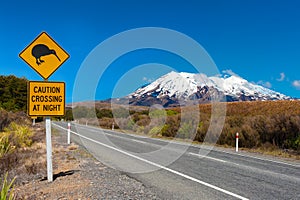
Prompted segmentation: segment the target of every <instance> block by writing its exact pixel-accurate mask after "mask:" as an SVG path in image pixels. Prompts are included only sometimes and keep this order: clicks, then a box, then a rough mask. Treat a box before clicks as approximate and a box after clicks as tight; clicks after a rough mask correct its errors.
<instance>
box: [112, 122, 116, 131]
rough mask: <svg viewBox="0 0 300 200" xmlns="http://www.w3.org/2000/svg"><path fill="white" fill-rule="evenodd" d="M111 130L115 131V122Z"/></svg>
mask: <svg viewBox="0 0 300 200" xmlns="http://www.w3.org/2000/svg"><path fill="white" fill-rule="evenodd" d="M111 130H115V122H113V123H112V126H111Z"/></svg>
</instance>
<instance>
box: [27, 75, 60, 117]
mask: <svg viewBox="0 0 300 200" xmlns="http://www.w3.org/2000/svg"><path fill="white" fill-rule="evenodd" d="M28 91H29V92H28V115H29V116H64V115H65V83H64V82H52V81H51V82H48V81H29V83H28Z"/></svg>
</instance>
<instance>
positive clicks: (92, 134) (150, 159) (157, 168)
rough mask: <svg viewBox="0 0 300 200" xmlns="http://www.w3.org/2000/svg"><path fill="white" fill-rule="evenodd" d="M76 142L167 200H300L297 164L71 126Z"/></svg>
mask: <svg viewBox="0 0 300 200" xmlns="http://www.w3.org/2000/svg"><path fill="white" fill-rule="evenodd" d="M53 128H56V129H58V130H61V131H62V133H65V134H66V133H67V132H66V128H67V124H66V123H61V122H55V123H53ZM66 135H67V134H66ZM71 141H75V142H77V143H78V144H80V145H83V146H85V147H86V148H87V149H88V150H89V151H90V152H91V153H92V154H93V155H94V157H96V158H97V159H99V160H100V161H101V162H103V163H105V164H106V165H108V166H110V167H113V168H116V169H118V170H120V171H122V172H124V173H126V174H127V175H128V176H130V177H132V178H135V179H137V180H139V181H141V182H142V183H143V184H144V185H145V186H147V187H150V188H152V189H153V190H154V191H156V192H157V194H158V196H159V197H161V198H163V199H300V162H297V161H295V162H291V161H289V162H287V161H282V160H279V159H275V158H270V157H264V156H258V155H255V156H253V154H250V153H246V152H243V153H236V152H234V151H232V150H227V149H222V148H216V147H214V148H212V147H211V146H202V145H187V144H186V143H183V142H172V141H165V140H160V139H152V138H147V137H142V136H135V135H128V134H124V133H119V132H116V131H110V130H103V129H99V128H95V127H89V126H83V125H78V124H77V125H75V124H72V131H71Z"/></svg>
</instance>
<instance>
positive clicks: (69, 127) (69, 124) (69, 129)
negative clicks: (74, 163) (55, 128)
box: [68, 122, 71, 144]
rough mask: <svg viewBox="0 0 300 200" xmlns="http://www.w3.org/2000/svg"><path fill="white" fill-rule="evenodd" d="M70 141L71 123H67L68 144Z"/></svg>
mask: <svg viewBox="0 0 300 200" xmlns="http://www.w3.org/2000/svg"><path fill="white" fill-rule="evenodd" d="M70 143H71V123H70V122H69V123H68V144H70Z"/></svg>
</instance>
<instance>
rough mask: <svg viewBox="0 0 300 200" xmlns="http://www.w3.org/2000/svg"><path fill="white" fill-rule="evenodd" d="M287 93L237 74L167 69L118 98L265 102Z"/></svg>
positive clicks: (166, 102) (147, 101)
mask: <svg viewBox="0 0 300 200" xmlns="http://www.w3.org/2000/svg"><path fill="white" fill-rule="evenodd" d="M290 99H292V98H291V97H289V96H286V95H284V94H281V93H279V92H276V91H273V90H271V89H268V88H265V87H263V86H260V85H257V84H254V83H250V82H249V81H247V80H246V79H244V78H242V77H240V76H237V75H229V74H222V75H218V76H210V77H208V76H207V75H205V74H203V73H199V74H196V73H187V72H174V71H172V72H169V73H168V74H165V75H163V76H161V77H160V78H158V79H156V80H155V81H153V82H152V83H150V84H148V85H146V86H143V87H140V88H139V89H137V90H136V91H135V92H133V93H131V94H129V95H127V96H126V97H124V98H121V99H118V101H121V102H122V101H124V100H127V101H129V104H130V105H142V106H151V105H153V104H160V105H162V106H164V107H168V106H178V105H183V104H191V103H192V104H199V103H200V104H201V103H209V102H211V101H212V100H213V101H221V102H235V101H267V100H290Z"/></svg>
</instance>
